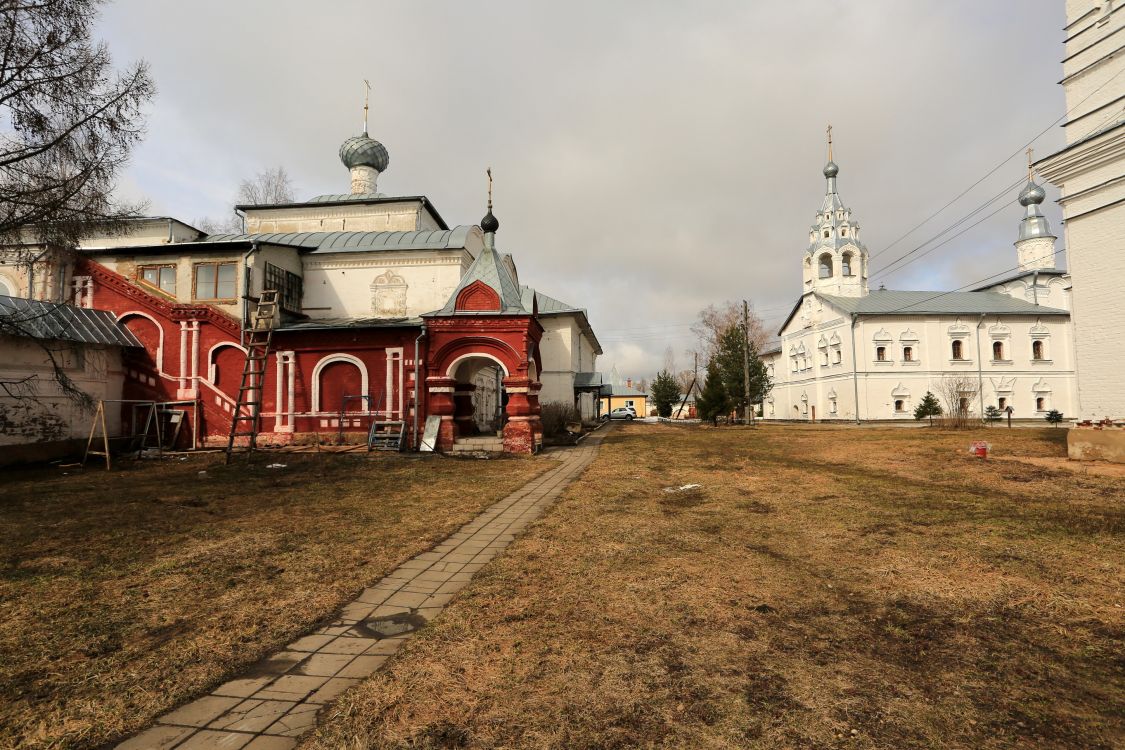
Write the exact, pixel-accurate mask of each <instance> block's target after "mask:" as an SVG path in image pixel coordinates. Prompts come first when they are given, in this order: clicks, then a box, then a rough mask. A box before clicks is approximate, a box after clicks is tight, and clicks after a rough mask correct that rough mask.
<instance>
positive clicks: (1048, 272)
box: [972, 268, 1067, 292]
mask: <svg viewBox="0 0 1125 750" xmlns="http://www.w3.org/2000/svg"><path fill="white" fill-rule="evenodd" d="M1036 274H1038V275H1040V276H1066V274H1067V272H1066V271H1063V270H1060V269H1058V268H1040V269H1038V270H1035V271H1019V272H1017V273H1014V274H1012V275H1011V276H1005V277H1004V278H1002V279H999V280H997V281H990V282H988V283H987V284H983V285H982V286H978V287H976V288H975V289H973V290H972V291H974V292H981V291H984V290H985V289H991V288H992V287H994V286H1000V285H1001V284H1007V283H1008V282H1009V281H1015V280H1016V279H1023V278H1027V277H1028V276H1034V275H1036Z"/></svg>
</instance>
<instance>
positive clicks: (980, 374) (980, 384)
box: [977, 313, 984, 419]
mask: <svg viewBox="0 0 1125 750" xmlns="http://www.w3.org/2000/svg"><path fill="white" fill-rule="evenodd" d="M982 325H984V313H981V314H980V322H979V323H977V393H979V394H980V418H981V419H984V371H983V369H982V368H983V363H982V362H981V361H980V327H981V326H982Z"/></svg>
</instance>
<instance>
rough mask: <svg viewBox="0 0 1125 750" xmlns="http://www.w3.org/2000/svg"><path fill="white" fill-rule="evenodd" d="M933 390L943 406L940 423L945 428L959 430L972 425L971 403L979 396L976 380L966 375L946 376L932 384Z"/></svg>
mask: <svg viewBox="0 0 1125 750" xmlns="http://www.w3.org/2000/svg"><path fill="white" fill-rule="evenodd" d="M934 390H935V391H937V394H938V396H939V397H940V398H941V400H942V402H943V404H944V414H943V415H942V422H943V424H944V425H945V426H946V427H952V428H954V429H958V430H959V429H963V428H965V427H969V426H971V425H972V424H973V423H974V421H975V418H973V417H972V412H973V403H974V402H975V401H976V399H977V398H978V397H979V396H980V383H979V382H978V381H977V380H975V379H974V378H971V377H969V376H966V375H946V376H945V377H943V378H942V379H941V380H938V381H936V382H935V383H934ZM978 418H979V417H978Z"/></svg>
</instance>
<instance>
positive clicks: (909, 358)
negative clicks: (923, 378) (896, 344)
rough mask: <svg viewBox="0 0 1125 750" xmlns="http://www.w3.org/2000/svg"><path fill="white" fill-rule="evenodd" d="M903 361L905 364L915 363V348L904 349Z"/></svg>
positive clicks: (906, 347) (907, 347)
mask: <svg viewBox="0 0 1125 750" xmlns="http://www.w3.org/2000/svg"><path fill="white" fill-rule="evenodd" d="M902 361H903V362H913V361H914V347H912V346H904V347H902Z"/></svg>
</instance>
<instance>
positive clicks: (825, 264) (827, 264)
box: [820, 234, 832, 279]
mask: <svg viewBox="0 0 1125 750" xmlns="http://www.w3.org/2000/svg"><path fill="white" fill-rule="evenodd" d="M827 236H828V235H827V234H825V237H827ZM820 278H822V279H830V278H832V256H831V255H829V254H828V253H825V254H824V255H822V256H820Z"/></svg>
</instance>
